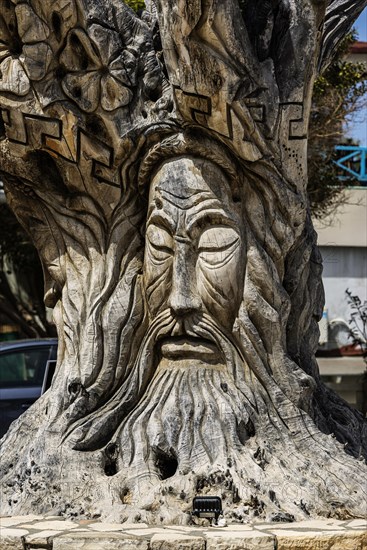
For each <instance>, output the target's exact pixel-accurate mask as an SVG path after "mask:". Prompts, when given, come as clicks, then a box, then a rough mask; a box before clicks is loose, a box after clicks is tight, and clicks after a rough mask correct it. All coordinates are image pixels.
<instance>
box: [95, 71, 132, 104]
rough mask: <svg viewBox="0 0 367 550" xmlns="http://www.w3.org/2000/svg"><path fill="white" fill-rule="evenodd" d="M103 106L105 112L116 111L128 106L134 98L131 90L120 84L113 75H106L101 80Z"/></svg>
mask: <svg viewBox="0 0 367 550" xmlns="http://www.w3.org/2000/svg"><path fill="white" fill-rule="evenodd" d="M101 93H102V97H101V105H102V107H103V109H105V111H114V110H115V109H117V108H118V107H124V106H125V105H128V104H129V103H130V101H131V98H132V96H133V94H132V92H131V90H129V88H126V87H125V86H123V85H122V84H120V82H118V81H117V80H116V79H115V78H114V77H113V76H112V75H104V76H103V77H102V80H101Z"/></svg>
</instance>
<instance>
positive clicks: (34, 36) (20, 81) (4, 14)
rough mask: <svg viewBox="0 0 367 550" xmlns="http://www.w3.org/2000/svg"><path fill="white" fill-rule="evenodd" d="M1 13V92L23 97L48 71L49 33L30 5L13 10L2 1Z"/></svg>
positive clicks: (49, 55)
mask: <svg viewBox="0 0 367 550" xmlns="http://www.w3.org/2000/svg"><path fill="white" fill-rule="evenodd" d="M0 11H1V16H0V62H1V63H0V92H10V93H13V94H16V95H18V96H24V95H26V94H27V93H28V92H29V90H30V81H39V80H42V79H43V78H44V76H45V75H46V74H47V72H48V69H49V66H50V63H51V61H52V51H51V48H50V46H49V45H48V44H47V43H46V40H47V38H48V36H49V32H50V31H49V28H48V26H47V25H46V24H45V22H44V21H42V20H41V19H40V18H39V17H38V15H36V13H35V12H34V11H33V9H32V8H31V6H29V5H28V4H18V5H17V6H15V8H14V7H13V6H9V4H8V3H6V2H3V1H2V2H0Z"/></svg>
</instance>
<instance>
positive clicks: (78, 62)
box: [60, 29, 101, 73]
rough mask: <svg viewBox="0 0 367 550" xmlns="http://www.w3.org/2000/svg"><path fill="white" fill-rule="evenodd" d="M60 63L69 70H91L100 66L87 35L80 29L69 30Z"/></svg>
mask: <svg viewBox="0 0 367 550" xmlns="http://www.w3.org/2000/svg"><path fill="white" fill-rule="evenodd" d="M60 63H62V64H63V65H64V67H65V68H66V69H67V70H68V71H70V72H72V73H73V72H79V71H91V70H95V69H98V68H100V67H101V61H100V59H99V58H98V56H97V55H96V54H95V53H94V51H93V48H92V45H91V43H90V40H89V37H88V35H87V34H86V33H85V32H84V31H82V30H81V29H73V30H72V31H71V32H69V34H68V37H67V41H66V46H65V49H64V51H63V52H62V53H61V55H60Z"/></svg>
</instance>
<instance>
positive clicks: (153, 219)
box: [146, 211, 176, 235]
mask: <svg viewBox="0 0 367 550" xmlns="http://www.w3.org/2000/svg"><path fill="white" fill-rule="evenodd" d="M151 224H154V225H162V226H163V227H164V228H165V229H167V230H168V231H169V232H170V233H171V235H172V234H173V233H174V231H175V225H176V224H175V223H174V221H173V220H172V218H170V217H169V216H167V214H166V213H165V212H163V211H162V212H156V211H153V212H152V213H151V215H150V216H149V218H148V219H147V224H146V227H148V226H149V225H151Z"/></svg>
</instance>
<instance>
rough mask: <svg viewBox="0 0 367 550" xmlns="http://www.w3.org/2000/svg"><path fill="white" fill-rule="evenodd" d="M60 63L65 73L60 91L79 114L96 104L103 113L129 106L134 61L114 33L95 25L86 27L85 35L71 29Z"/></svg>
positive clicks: (135, 69) (133, 56) (94, 107)
mask: <svg viewBox="0 0 367 550" xmlns="http://www.w3.org/2000/svg"><path fill="white" fill-rule="evenodd" d="M60 63H61V65H62V66H63V68H64V70H66V71H67V74H66V76H65V77H64V78H63V80H62V88H63V90H64V92H65V94H66V95H67V96H68V97H69V98H70V99H72V100H73V101H75V103H76V104H77V105H78V107H80V109H82V110H83V111H85V112H87V113H91V112H93V111H95V110H96V109H97V107H98V106H99V104H101V106H102V108H103V109H105V110H106V111H114V110H115V109H117V108H118V107H123V106H125V105H128V104H129V103H130V101H131V99H132V95H133V94H132V91H131V89H130V87H132V86H135V84H136V71H137V59H136V56H135V55H134V54H133V53H132V52H131V51H129V50H127V49H123V45H122V42H121V39H120V36H119V35H118V33H117V32H114V31H112V30H110V29H106V28H104V27H102V26H101V25H97V24H93V25H91V26H90V28H89V30H88V34H87V33H86V32H84V31H83V30H81V29H73V30H72V31H70V32H69V34H68V37H67V43H66V46H65V49H64V50H63V52H62V54H61V56H60Z"/></svg>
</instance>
